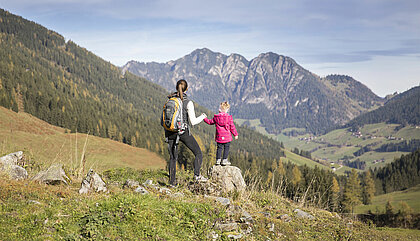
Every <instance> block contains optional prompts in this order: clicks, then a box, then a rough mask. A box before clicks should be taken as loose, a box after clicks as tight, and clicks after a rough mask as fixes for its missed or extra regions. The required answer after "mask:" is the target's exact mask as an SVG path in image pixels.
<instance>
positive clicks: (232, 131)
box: [229, 116, 238, 139]
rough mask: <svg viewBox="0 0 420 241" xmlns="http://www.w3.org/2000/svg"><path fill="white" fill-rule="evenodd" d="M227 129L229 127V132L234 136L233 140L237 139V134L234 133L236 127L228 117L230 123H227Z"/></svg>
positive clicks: (231, 118)
mask: <svg viewBox="0 0 420 241" xmlns="http://www.w3.org/2000/svg"><path fill="white" fill-rule="evenodd" d="M229 122H230V123H229V127H230V132H231V133H232V134H233V135H234V136H235V139H238V132H237V131H236V127H235V124H234V123H233V117H232V116H230V121H229Z"/></svg>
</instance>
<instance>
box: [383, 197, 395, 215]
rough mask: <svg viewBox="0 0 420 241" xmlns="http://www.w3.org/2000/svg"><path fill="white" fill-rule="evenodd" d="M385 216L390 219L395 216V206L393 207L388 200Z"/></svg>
mask: <svg viewBox="0 0 420 241" xmlns="http://www.w3.org/2000/svg"><path fill="white" fill-rule="evenodd" d="M385 214H386V215H388V216H389V217H391V216H393V215H394V206H393V205H392V203H391V201H390V200H388V201H387V202H386V205H385Z"/></svg>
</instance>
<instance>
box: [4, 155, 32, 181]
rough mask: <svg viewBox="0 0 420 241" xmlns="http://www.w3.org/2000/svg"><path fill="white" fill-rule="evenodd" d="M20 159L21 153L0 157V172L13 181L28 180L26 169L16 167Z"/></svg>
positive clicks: (21, 157)
mask: <svg viewBox="0 0 420 241" xmlns="http://www.w3.org/2000/svg"><path fill="white" fill-rule="evenodd" d="M22 159H23V152H22V151H18V152H14V153H10V154H8V155H6V156H2V157H0V172H2V173H5V174H6V175H7V176H9V178H11V179H13V180H23V179H26V178H28V172H27V171H26V169H25V168H23V167H21V166H19V165H18V163H19V161H21V160H22Z"/></svg>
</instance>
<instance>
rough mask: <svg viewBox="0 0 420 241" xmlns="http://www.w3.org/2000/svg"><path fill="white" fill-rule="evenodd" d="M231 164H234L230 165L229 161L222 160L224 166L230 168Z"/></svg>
mask: <svg viewBox="0 0 420 241" xmlns="http://www.w3.org/2000/svg"><path fill="white" fill-rule="evenodd" d="M230 164H232V163H230V162H229V161H228V159H223V160H222V166H230Z"/></svg>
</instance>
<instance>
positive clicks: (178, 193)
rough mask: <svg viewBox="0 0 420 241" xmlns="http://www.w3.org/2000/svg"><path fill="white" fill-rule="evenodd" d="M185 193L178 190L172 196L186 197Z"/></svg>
mask: <svg viewBox="0 0 420 241" xmlns="http://www.w3.org/2000/svg"><path fill="white" fill-rule="evenodd" d="M184 196H185V195H184V194H183V193H182V192H177V193H174V194H172V195H171V197H174V198H178V197H184Z"/></svg>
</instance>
